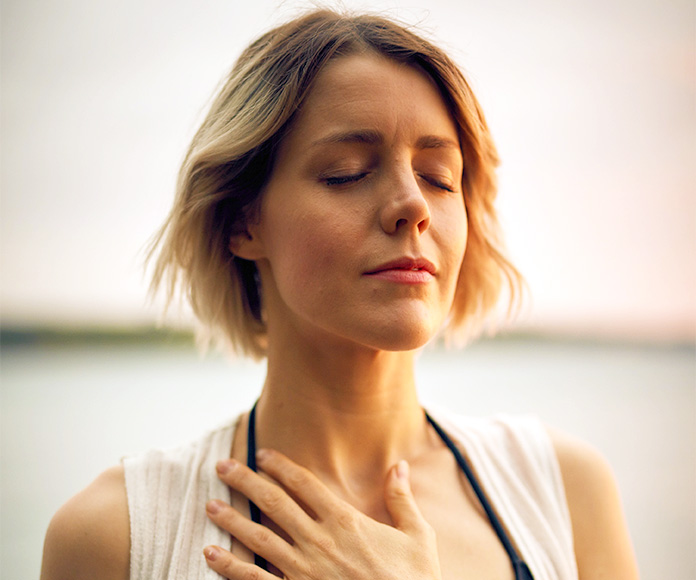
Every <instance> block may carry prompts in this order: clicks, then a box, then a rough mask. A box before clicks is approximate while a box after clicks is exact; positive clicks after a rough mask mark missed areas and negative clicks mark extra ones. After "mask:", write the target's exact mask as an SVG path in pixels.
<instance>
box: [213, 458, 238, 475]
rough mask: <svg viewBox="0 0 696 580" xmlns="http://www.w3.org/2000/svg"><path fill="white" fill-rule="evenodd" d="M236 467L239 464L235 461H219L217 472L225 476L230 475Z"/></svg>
mask: <svg viewBox="0 0 696 580" xmlns="http://www.w3.org/2000/svg"><path fill="white" fill-rule="evenodd" d="M236 466H237V462H236V461H234V460H233V459H225V460H223V461H218V463H217V472H218V473H219V474H220V475H224V474H225V473H229V472H230V471H232V470H233V469H234V468H235V467H236Z"/></svg>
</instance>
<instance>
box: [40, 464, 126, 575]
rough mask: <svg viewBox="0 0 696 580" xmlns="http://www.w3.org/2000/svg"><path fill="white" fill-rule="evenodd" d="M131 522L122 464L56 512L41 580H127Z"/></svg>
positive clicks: (48, 536)
mask: <svg viewBox="0 0 696 580" xmlns="http://www.w3.org/2000/svg"><path fill="white" fill-rule="evenodd" d="M129 569H130V521H129V517H128V501H127V498H126V486H125V478H124V474H123V467H120V466H119V467H113V468H111V469H108V470H107V471H105V472H104V473H102V474H101V475H100V476H99V477H98V478H97V479H96V480H95V481H94V482H93V483H92V484H90V485H89V486H88V487H87V488H86V489H84V490H83V491H81V492H80V493H79V494H77V495H76V496H75V497H73V498H72V499H70V500H69V501H68V502H67V503H66V504H65V505H64V506H63V507H62V508H60V510H58V512H57V513H56V514H55V516H53V519H52V520H51V523H50V525H49V527H48V532H47V533H46V540H45V543H44V554H43V563H42V566H41V580H83V579H84V580H87V579H89V580H128V578H129V576H130V570H129Z"/></svg>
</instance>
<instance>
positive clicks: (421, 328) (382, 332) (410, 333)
mask: <svg viewBox="0 0 696 580" xmlns="http://www.w3.org/2000/svg"><path fill="white" fill-rule="evenodd" d="M438 329H439V327H434V326H432V325H426V324H393V325H390V326H388V327H386V328H383V329H377V328H374V329H373V332H372V333H371V335H372V336H370V337H369V338H368V339H367V340H366V341H365V342H366V343H367V344H369V345H370V346H371V347H372V348H375V349H377V350H385V351H410V350H418V349H419V348H423V347H424V346H425V345H426V344H428V342H430V341H431V340H432V339H433V337H434V336H435V335H436V333H437V331H438ZM374 331H377V332H374Z"/></svg>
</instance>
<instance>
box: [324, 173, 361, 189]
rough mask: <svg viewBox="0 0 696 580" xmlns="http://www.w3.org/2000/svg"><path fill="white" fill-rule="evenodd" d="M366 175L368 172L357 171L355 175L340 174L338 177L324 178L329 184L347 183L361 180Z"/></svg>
mask: <svg viewBox="0 0 696 580" xmlns="http://www.w3.org/2000/svg"><path fill="white" fill-rule="evenodd" d="M366 175H367V173H356V174H355V175H339V176H337V177H327V178H325V179H324V182H325V183H326V185H328V186H336V185H346V184H347V183H355V182H356V181H360V180H361V179H362V178H363V177H365V176H366Z"/></svg>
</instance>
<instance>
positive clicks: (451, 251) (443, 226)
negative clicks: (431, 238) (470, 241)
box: [437, 202, 468, 278]
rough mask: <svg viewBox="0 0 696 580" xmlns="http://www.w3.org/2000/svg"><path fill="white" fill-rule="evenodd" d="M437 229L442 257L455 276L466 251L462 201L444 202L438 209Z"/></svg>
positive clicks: (464, 218)
mask: <svg viewBox="0 0 696 580" xmlns="http://www.w3.org/2000/svg"><path fill="white" fill-rule="evenodd" d="M438 218H439V222H438V223H439V224H440V226H439V227H438V229H437V235H438V238H439V239H438V242H439V245H440V248H441V251H442V258H443V260H445V261H446V263H447V267H448V268H449V269H450V270H451V271H452V275H453V276H454V277H455V278H456V277H457V276H458V275H459V268H460V266H461V263H462V260H463V258H464V253H465V251H466V242H467V235H468V224H467V215H466V209H465V208H464V203H463V202H462V203H456V204H446V205H445V206H443V207H442V208H440V211H439V216H438Z"/></svg>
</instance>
